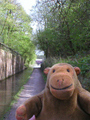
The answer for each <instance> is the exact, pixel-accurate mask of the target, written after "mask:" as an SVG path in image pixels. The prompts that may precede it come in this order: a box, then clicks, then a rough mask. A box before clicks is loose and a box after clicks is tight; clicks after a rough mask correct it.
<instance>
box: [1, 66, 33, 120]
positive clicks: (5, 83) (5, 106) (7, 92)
mask: <svg viewBox="0 0 90 120" xmlns="http://www.w3.org/2000/svg"><path fill="white" fill-rule="evenodd" d="M32 71H33V69H32V68H30V69H26V70H24V71H22V72H20V73H18V74H15V75H13V76H11V77H9V78H7V79H5V80H2V81H0V120H2V117H3V115H4V114H5V113H6V111H7V110H9V109H10V107H11V104H12V101H14V100H15V95H16V94H17V93H18V91H20V89H21V87H22V86H23V85H24V84H25V83H26V82H27V81H28V80H29V78H30V75H31V73H32Z"/></svg>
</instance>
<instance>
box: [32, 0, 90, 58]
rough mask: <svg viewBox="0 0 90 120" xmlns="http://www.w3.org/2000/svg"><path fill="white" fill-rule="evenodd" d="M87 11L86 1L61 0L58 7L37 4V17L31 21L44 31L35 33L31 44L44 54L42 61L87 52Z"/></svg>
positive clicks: (89, 42) (89, 19)
mask: <svg viewBox="0 0 90 120" xmlns="http://www.w3.org/2000/svg"><path fill="white" fill-rule="evenodd" d="M40 8H41V9H40ZM42 8H43V9H42ZM46 8H47V9H46ZM89 8H90V1H87V0H78V1H71V0H68V1H64V2H63V0H62V2H60V3H59V4H58V3H56V4H54V3H52V1H51V2H50V1H49V2H46V1H45V0H42V1H41V2H39V3H38V4H37V6H36V14H35V16H36V15H37V14H38V15H37V17H36V19H35V20H38V23H39V24H40V23H43V24H44V25H42V24H41V26H42V28H43V26H44V28H43V29H40V30H39V31H38V32H37V34H36V38H35V41H36V44H38V46H39V48H40V49H41V50H43V51H44V52H45V56H46V58H47V57H55V56H63V57H67V56H71V55H75V54H76V53H77V52H78V51H79V52H81V51H89V48H90V40H89V39H90V15H89V13H90V9H89ZM34 9H35V8H34ZM39 11H41V12H40V13H39ZM38 16H39V18H38Z"/></svg>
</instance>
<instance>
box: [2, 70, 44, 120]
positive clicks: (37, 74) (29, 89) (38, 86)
mask: <svg viewBox="0 0 90 120" xmlns="http://www.w3.org/2000/svg"><path fill="white" fill-rule="evenodd" d="M44 87H45V82H44V80H43V77H42V73H41V71H40V69H38V68H37V69H34V71H33V73H32V75H31V77H30V79H29V81H28V82H27V84H26V85H24V89H23V91H22V92H21V94H20V95H19V99H18V101H17V103H16V104H14V105H13V107H12V109H11V111H10V112H9V113H8V114H7V116H6V117H5V119H4V120H16V119H15V111H16V109H17V107H18V106H20V105H21V104H22V103H23V102H24V101H25V100H26V99H28V98H29V97H32V96H33V95H36V94H38V93H40V92H41V91H42V90H43V89H44Z"/></svg>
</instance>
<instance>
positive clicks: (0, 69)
mask: <svg viewBox="0 0 90 120" xmlns="http://www.w3.org/2000/svg"><path fill="white" fill-rule="evenodd" d="M24 69H25V67H24V59H23V58H22V57H21V56H20V54H19V53H18V52H16V51H14V50H12V49H11V48H8V47H7V46H6V45H4V44H2V43H0V80H3V79H5V78H8V77H9V76H12V75H14V74H16V73H18V72H20V71H22V70H24Z"/></svg>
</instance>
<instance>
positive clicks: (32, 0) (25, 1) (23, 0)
mask: <svg viewBox="0 0 90 120" xmlns="http://www.w3.org/2000/svg"><path fill="white" fill-rule="evenodd" d="M17 2H18V3H20V4H21V5H22V6H23V8H24V10H25V11H26V13H27V14H29V15H30V9H31V8H32V6H33V5H35V4H36V0H17Z"/></svg>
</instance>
